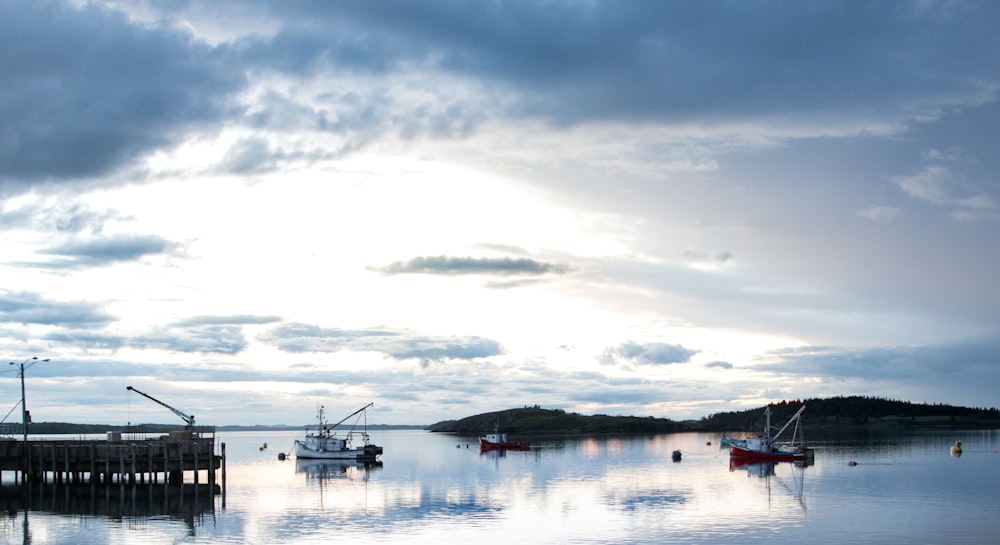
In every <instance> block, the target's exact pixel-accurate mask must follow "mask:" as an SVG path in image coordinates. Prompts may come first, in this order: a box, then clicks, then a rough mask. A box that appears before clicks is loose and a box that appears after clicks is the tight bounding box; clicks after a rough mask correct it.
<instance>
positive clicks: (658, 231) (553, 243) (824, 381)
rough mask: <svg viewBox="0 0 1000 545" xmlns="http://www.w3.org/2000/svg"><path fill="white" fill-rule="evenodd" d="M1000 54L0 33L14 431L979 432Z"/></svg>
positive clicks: (275, 28)
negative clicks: (91, 427) (189, 419)
mask: <svg viewBox="0 0 1000 545" xmlns="http://www.w3.org/2000/svg"><path fill="white" fill-rule="evenodd" d="M998 25H1000V3H997V2H993V1H982V2H975V1H968V2H956V1H951V0H949V1H941V2H936V1H932V0H926V1H913V2H905V1H899V2H767V1H748V2H696V1H690V2H687V1H684V2H663V1H659V0H656V1H648V2H647V1H619V0H613V1H607V2H602V1H580V2H574V1H556V2H538V1H534V0H532V1H523V2H517V1H512V2H506V1H468V2H453V1H447V2H445V1H433V0H431V1H419V2H417V1H373V2H355V1H343V2H332V1H325V0H324V1H313V2H309V1H301V2H271V1H259V2H255V1H240V2H236V1H226V0H221V1H220V0H211V1H209V0H205V1H198V0H183V1H182V0H177V1H158V2H148V3H146V2H132V1H129V2H117V1H106V2H102V1H84V0H79V1H72V2H57V1H37V0H25V1H18V0H12V1H5V2H0V234H2V236H0V255H2V256H3V259H2V260H0V352H2V353H3V354H4V357H5V359H6V361H12V362H14V363H15V364H19V363H21V362H24V361H25V360H26V359H27V358H31V357H32V356H37V357H39V358H49V359H50V361H48V362H44V363H37V364H30V363H29V365H28V366H27V369H26V372H25V379H26V395H27V407H28V409H29V410H30V411H31V412H32V417H33V420H34V421H36V422H41V421H49V422H51V421H68V422H80V423H107V424H125V423H129V422H131V423H145V422H161V423H180V420H179V419H177V418H176V417H175V416H174V415H172V414H170V413H169V412H168V411H166V410H165V409H164V408H162V407H160V406H158V405H156V404H154V403H151V402H150V401H149V400H146V399H144V398H142V397H141V396H138V395H137V394H135V393H133V392H129V391H127V390H126V386H129V385H131V386H134V387H135V388H137V389H139V390H141V391H143V392H146V393H148V394H150V395H153V396H154V397H157V398H158V399H160V400H162V401H164V402H166V403H168V404H170V405H172V406H174V407H176V408H178V409H180V410H182V411H184V412H186V413H192V414H194V415H195V416H196V419H197V423H199V424H205V425H225V424H272V423H281V424H305V423H309V422H311V421H312V420H313V418H314V416H315V412H316V408H317V406H319V405H324V406H326V408H327V410H328V413H329V415H330V416H331V418H336V417H341V416H346V415H347V414H348V413H350V412H352V411H354V410H356V409H358V408H360V407H362V406H363V405H365V404H367V403H369V402H374V407H373V409H372V410H371V411H370V412H369V413H368V416H367V421H368V423H384V424H429V423H433V422H437V421H440V420H445V419H451V418H461V417H464V416H468V415H472V414H478V413H481V412H487V411H495V410H502V409H507V408H514V407H522V406H526V405H528V406H531V405H540V406H542V407H544V408H560V409H564V410H566V411H570V412H580V413H583V414H611V415H619V414H621V415H640V416H657V417H666V418H672V419H677V420H680V419H687V418H699V417H702V416H706V415H709V414H712V413H716V412H722V411H731V410H744V409H748V408H753V407H759V406H761V405H763V404H765V403H767V402H769V401H780V400H785V399H788V400H795V399H804V398H811V397H828V396H835V395H870V396H878V397H886V398H891V399H900V400H908V401H914V402H927V403H947V404H955V405H963V406H973V407H996V406H997V405H998V395H997V390H996V385H997V384H1000V310H998V309H1000V289H998V284H997V279H998V278H1000V242H998V240H1000V238H998V235H1000V178H998V174H997V172H1000V168H998V167H1000V154H998V153H997V149H998V143H1000V32H997V31H996V29H997V28H998ZM29 361H33V360H29ZM6 367H7V369H6V370H4V371H5V372H4V373H3V374H2V375H0V403H6V409H5V410H3V411H0V412H2V413H6V418H5V421H8V422H17V421H19V420H20V409H19V402H20V383H19V380H18V372H17V370H18V369H19V366H18V365H14V366H9V365H8V366H6ZM4 377H6V378H4ZM7 410H10V411H11V412H9V413H7ZM336 419H337V420H339V418H336Z"/></svg>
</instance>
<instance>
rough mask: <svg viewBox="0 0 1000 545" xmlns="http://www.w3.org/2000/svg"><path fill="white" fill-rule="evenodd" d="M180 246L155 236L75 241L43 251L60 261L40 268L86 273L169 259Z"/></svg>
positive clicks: (122, 236) (126, 236) (127, 236)
mask: <svg viewBox="0 0 1000 545" xmlns="http://www.w3.org/2000/svg"><path fill="white" fill-rule="evenodd" d="M178 247H179V246H178V245H177V244H176V243H173V242H170V241H168V240H167V239H165V238H163V237H160V236H156V235H116V236H110V237H90V238H88V239H85V240H74V241H70V242H67V243H64V244H61V245H58V246H53V247H50V248H48V249H45V250H42V251H41V252H40V253H42V254H46V255H53V256H57V257H58V258H60V259H57V260H55V261H50V262H46V263H44V264H40V265H39V266H43V267H46V268H57V269H83V268H92V267H103V266H106V265H109V264H112V263H117V262H122V261H137V260H139V259H140V258H142V257H146V256H149V255H169V254H172V253H174V252H175V251H176V250H177V248H178Z"/></svg>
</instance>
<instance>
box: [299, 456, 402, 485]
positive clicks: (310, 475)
mask: <svg viewBox="0 0 1000 545" xmlns="http://www.w3.org/2000/svg"><path fill="white" fill-rule="evenodd" d="M381 467H382V462H381V461H378V460H375V461H366V462H356V461H351V460H306V459H304V458H296V459H295V473H302V474H304V475H305V476H306V478H307V479H318V480H327V479H347V480H354V479H357V478H362V479H364V480H368V476H369V474H370V473H371V472H372V471H376V470H378V469H380V468H381Z"/></svg>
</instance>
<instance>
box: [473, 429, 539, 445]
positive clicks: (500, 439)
mask: <svg viewBox="0 0 1000 545" xmlns="http://www.w3.org/2000/svg"><path fill="white" fill-rule="evenodd" d="M498 428H499V426H498V427H496V428H493V433H487V434H486V435H484V436H482V437H480V438H479V448H480V449H481V450H493V449H495V450H530V449H531V443H530V442H529V441H511V440H509V439H507V434H506V433H500V430H499V429H498Z"/></svg>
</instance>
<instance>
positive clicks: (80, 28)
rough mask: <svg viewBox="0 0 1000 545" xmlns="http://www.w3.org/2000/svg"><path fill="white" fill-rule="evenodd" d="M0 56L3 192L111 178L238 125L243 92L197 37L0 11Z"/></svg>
mask: <svg viewBox="0 0 1000 545" xmlns="http://www.w3.org/2000/svg"><path fill="white" fill-rule="evenodd" d="M0 52H2V53H0V73H2V74H3V86H2V89H0V120H2V123H0V182H2V183H3V185H13V186H18V185H21V184H25V183H28V182H30V181H31V180H38V179H48V178H81V177H91V176H98V175H101V174H104V173H107V172H109V171H111V170H114V169H115V168H116V167H117V166H119V165H121V164H122V163H124V162H128V161H130V160H132V159H133V158H135V157H137V156H139V155H142V154H144V153H146V152H148V151H149V150H151V149H155V148H158V147H161V146H165V145H168V144H170V143H171V142H174V141H176V139H177V138H178V137H180V136H181V135H182V134H183V133H184V131H186V130H189V129H190V127H191V126H192V125H196V124H206V123H212V122H218V121H220V120H221V119H224V118H226V117H229V116H231V115H233V110H231V107H232V93H234V92H235V91H238V90H240V89H241V88H242V86H243V85H244V83H245V82H244V79H243V69H242V68H241V67H239V66H237V65H235V64H233V63H230V62H222V59H220V58H219V56H218V54H217V52H216V51H213V50H212V49H211V48H209V47H207V46H205V45H203V44H199V43H197V42H194V41H193V40H192V39H191V37H190V36H188V35H186V34H183V33H180V32H178V31H174V30H169V29H164V28H155V27H151V26H140V25H137V24H135V23H133V22H130V21H129V20H128V18H127V17H126V16H125V15H124V14H120V13H116V12H112V11H108V10H105V9H101V8H99V7H95V6H93V5H86V6H83V7H80V8H77V7H74V6H70V5H68V4H65V3H61V2H53V1H38V2H35V1H30V2H3V3H0ZM2 187H3V186H0V188H2Z"/></svg>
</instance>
